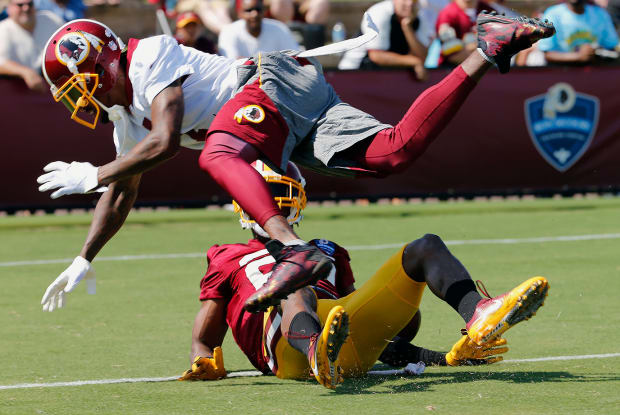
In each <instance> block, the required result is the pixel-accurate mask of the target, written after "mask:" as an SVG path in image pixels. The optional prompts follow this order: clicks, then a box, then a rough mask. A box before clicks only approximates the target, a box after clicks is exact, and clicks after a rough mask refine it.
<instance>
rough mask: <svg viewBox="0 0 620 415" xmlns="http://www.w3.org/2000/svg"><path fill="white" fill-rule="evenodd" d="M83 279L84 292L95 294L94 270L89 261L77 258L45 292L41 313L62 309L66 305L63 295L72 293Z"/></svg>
mask: <svg viewBox="0 0 620 415" xmlns="http://www.w3.org/2000/svg"><path fill="white" fill-rule="evenodd" d="M83 278H84V279H85V280H86V290H87V291H88V293H89V294H95V292H96V287H95V269H94V268H93V267H92V266H91V265H90V262H89V261H87V260H86V259H84V258H82V257H81V256H78V257H75V259H74V260H73V263H72V264H71V265H69V267H68V268H67V269H66V270H64V271H63V272H62V273H61V274H60V275H59V276H58V278H56V279H55V280H54V282H53V283H51V284H50V286H49V287H47V290H45V294H43V299H42V300H41V304H42V305H43V311H50V312H52V311H54V309H56V308H62V307H63V306H64V305H65V304H66V300H65V293H69V292H71V291H73V289H74V288H75V286H76V285H78V283H79V282H80V281H82V279H83Z"/></svg>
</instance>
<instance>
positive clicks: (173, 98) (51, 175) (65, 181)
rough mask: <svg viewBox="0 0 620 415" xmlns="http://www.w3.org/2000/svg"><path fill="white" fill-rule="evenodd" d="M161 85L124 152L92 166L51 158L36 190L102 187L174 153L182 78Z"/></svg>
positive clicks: (56, 194)
mask: <svg viewBox="0 0 620 415" xmlns="http://www.w3.org/2000/svg"><path fill="white" fill-rule="evenodd" d="M184 79H185V78H184V77H183V78H179V79H177V80H176V81H174V82H172V83H171V84H170V85H168V86H167V87H166V88H164V89H163V90H162V91H161V92H160V93H159V94H158V95H157V96H156V97H155V98H154V99H153V103H152V104H151V122H152V128H151V131H150V132H149V133H148V134H147V136H146V137H145V138H144V139H143V140H142V141H140V142H139V143H138V144H136V146H135V147H134V148H133V149H131V151H130V152H129V153H127V154H126V155H125V156H123V157H120V158H117V159H116V160H114V161H112V162H110V163H107V164H105V165H103V166H100V167H96V166H93V165H92V164H90V163H79V162H75V161H74V162H72V163H65V162H63V161H54V162H52V163H50V164H48V165H47V166H45V167H44V170H45V171H46V173H45V174H43V175H41V176H39V178H38V179H37V182H38V183H39V184H40V185H41V186H39V191H41V192H46V191H48V190H54V192H53V193H52V194H51V198H52V199H56V198H58V197H60V196H64V195H70V194H75V193H90V192H93V191H101V190H105V186H106V185H108V184H111V183H114V182H117V181H119V180H125V179H129V178H131V177H132V176H135V175H138V174H142V173H144V172H145V171H147V170H150V169H152V168H153V167H155V166H157V165H158V164H160V163H162V162H164V161H165V160H168V159H170V158H172V157H173V156H174V155H176V154H177V152H178V151H179V148H180V142H181V124H182V121H183V114H184V111H185V109H184V102H183V87H182V85H183V80H184Z"/></svg>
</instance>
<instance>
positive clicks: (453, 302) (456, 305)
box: [444, 279, 482, 322]
mask: <svg viewBox="0 0 620 415" xmlns="http://www.w3.org/2000/svg"><path fill="white" fill-rule="evenodd" d="M444 298H445V299H446V302H447V303H448V304H450V307H452V308H453V309H455V310H456V311H457V313H459V314H460V315H461V317H463V320H465V322H468V321H469V320H471V318H472V316H473V315H474V312H475V311H476V304H478V302H479V301H480V300H482V297H481V296H480V294H479V293H478V291H477V290H476V284H475V283H474V282H473V281H472V280H470V279H467V280H461V281H457V282H455V283H453V284H452V285H450V286H449V287H448V290H447V291H446V295H445V297H444Z"/></svg>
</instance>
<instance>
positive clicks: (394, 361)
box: [379, 336, 446, 367]
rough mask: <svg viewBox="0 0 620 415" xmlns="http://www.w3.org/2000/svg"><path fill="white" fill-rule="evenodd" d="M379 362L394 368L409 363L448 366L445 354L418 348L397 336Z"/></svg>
mask: <svg viewBox="0 0 620 415" xmlns="http://www.w3.org/2000/svg"><path fill="white" fill-rule="evenodd" d="M379 360H380V361H381V362H383V363H385V364H388V365H390V366H392V367H404V366H407V365H408V364H409V363H418V362H424V364H425V365H427V366H428V365H439V366H446V355H445V353H441V352H436V351H434V350H428V349H425V348H423V347H418V346H416V345H414V344H411V343H409V342H408V341H406V340H404V339H401V338H400V337H398V336H396V337H394V338H393V339H392V341H391V342H390V343H388V345H387V347H386V348H385V350H383V353H381V356H379Z"/></svg>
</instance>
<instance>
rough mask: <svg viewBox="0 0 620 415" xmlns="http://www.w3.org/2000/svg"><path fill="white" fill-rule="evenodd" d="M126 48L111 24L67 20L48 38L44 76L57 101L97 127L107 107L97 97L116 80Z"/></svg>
mask: <svg viewBox="0 0 620 415" xmlns="http://www.w3.org/2000/svg"><path fill="white" fill-rule="evenodd" d="M124 48H125V44H124V43H123V41H122V40H121V39H120V38H119V37H118V36H116V35H115V34H114V32H112V30H111V29H110V28H109V27H107V26H106V25H104V24H102V23H99V22H96V21H94V20H88V19H78V20H73V21H71V22H69V23H66V24H65V25H64V26H62V27H61V28H60V29H58V30H57V31H56V33H54V34H53V35H52V37H51V38H50V40H48V42H47V45H46V47H45V52H44V55H43V62H42V69H43V76H44V77H45V80H46V81H47V82H48V83H49V84H50V90H51V91H52V95H53V96H54V100H55V101H56V102H62V103H63V104H64V105H65V106H66V107H67V109H68V110H69V111H70V112H71V119H72V120H74V121H76V122H78V123H79V124H82V125H84V126H87V127H89V128H95V126H96V125H97V120H98V119H99V112H100V107H103V108H104V109H105V106H103V105H102V104H101V103H100V102H98V100H97V99H96V96H101V95H102V94H105V93H106V92H108V91H109V90H110V89H111V88H112V87H113V86H114V84H115V83H116V79H117V76H118V71H119V70H120V58H121V52H122V51H123V49H124ZM93 117H94V118H93Z"/></svg>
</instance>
